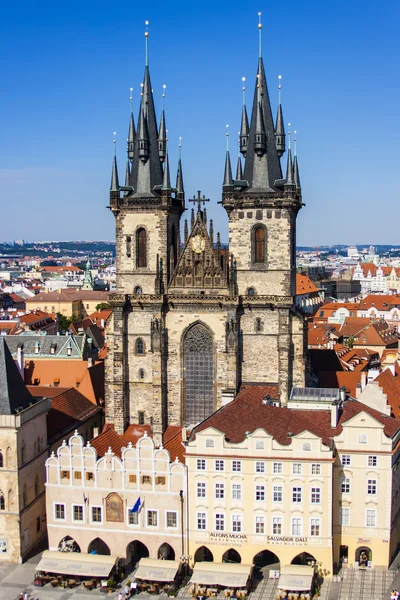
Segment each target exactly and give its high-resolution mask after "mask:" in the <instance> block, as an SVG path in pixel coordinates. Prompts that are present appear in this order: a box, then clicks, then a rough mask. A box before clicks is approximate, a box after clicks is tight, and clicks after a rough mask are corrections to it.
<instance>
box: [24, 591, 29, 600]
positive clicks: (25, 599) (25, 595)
mask: <svg viewBox="0 0 400 600" xmlns="http://www.w3.org/2000/svg"><path fill="white" fill-rule="evenodd" d="M24 600H29V592H25V594H24Z"/></svg>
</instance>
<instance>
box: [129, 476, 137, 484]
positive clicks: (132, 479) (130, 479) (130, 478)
mask: <svg viewBox="0 0 400 600" xmlns="http://www.w3.org/2000/svg"><path fill="white" fill-rule="evenodd" d="M129 483H136V475H129Z"/></svg>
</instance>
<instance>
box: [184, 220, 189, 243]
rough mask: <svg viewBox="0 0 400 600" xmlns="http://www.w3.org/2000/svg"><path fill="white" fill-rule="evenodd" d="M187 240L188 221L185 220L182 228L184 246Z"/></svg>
mask: <svg viewBox="0 0 400 600" xmlns="http://www.w3.org/2000/svg"><path fill="white" fill-rule="evenodd" d="M188 238H189V227H188V220H187V219H185V226H184V228H183V242H184V244H185V246H186V244H187V241H188Z"/></svg>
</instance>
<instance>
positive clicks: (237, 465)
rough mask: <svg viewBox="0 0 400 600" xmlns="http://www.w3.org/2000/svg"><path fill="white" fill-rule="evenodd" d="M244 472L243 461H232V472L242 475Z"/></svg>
mask: <svg viewBox="0 0 400 600" xmlns="http://www.w3.org/2000/svg"><path fill="white" fill-rule="evenodd" d="M241 470H242V461H241V460H233V461H232V471H233V472H234V473H240V472H241Z"/></svg>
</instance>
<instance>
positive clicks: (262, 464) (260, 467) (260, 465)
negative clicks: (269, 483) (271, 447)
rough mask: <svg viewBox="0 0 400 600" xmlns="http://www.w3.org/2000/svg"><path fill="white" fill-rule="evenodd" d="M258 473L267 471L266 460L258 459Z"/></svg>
mask: <svg viewBox="0 0 400 600" xmlns="http://www.w3.org/2000/svg"><path fill="white" fill-rule="evenodd" d="M256 473H265V462H264V461H263V460H256Z"/></svg>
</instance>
